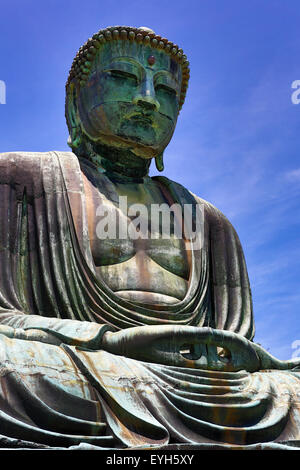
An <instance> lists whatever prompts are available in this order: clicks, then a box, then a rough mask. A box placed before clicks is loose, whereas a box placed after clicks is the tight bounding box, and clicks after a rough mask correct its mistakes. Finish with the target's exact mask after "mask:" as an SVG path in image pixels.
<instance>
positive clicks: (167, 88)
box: [155, 83, 177, 97]
mask: <svg viewBox="0 0 300 470" xmlns="http://www.w3.org/2000/svg"><path fill="white" fill-rule="evenodd" d="M155 91H156V92H157V91H158V92H160V91H161V92H163V93H168V94H169V95H171V96H174V97H175V96H176V95H177V93H176V90H174V88H172V87H170V86H168V85H166V84H164V83H158V84H157V85H156V86H155Z"/></svg>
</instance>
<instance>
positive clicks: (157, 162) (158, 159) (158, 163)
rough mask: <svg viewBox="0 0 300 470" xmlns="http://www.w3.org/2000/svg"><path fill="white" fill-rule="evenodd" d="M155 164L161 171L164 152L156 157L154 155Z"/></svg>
mask: <svg viewBox="0 0 300 470" xmlns="http://www.w3.org/2000/svg"><path fill="white" fill-rule="evenodd" d="M155 165H156V168H157V169H158V171H163V170H164V168H165V167H164V154H163V153H161V154H160V155H158V156H157V157H155Z"/></svg>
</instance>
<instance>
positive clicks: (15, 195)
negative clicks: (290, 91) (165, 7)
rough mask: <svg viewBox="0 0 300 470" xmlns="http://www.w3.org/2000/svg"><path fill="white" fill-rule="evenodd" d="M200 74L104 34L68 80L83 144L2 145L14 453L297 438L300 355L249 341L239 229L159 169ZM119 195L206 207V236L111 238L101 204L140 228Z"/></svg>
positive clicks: (163, 47)
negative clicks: (102, 227)
mask: <svg viewBox="0 0 300 470" xmlns="http://www.w3.org/2000/svg"><path fill="white" fill-rule="evenodd" d="M188 78H189V67H188V62H187V60H186V57H185V56H184V54H183V51H182V50H181V49H179V48H178V46H176V45H174V44H173V43H171V42H170V41H168V40H167V39H165V38H161V37H160V36H158V35H156V34H155V33H154V32H153V31H151V30H149V29H147V28H129V27H113V28H107V29H105V30H103V31H100V32H99V33H97V34H95V35H94V36H93V38H91V39H90V40H89V41H88V42H87V43H86V44H85V45H84V46H83V47H82V48H81V49H80V50H79V53H78V54H77V56H76V58H75V60H74V62H73V65H72V68H71V72H70V76H69V79H68V82H67V88H66V92H67V93H66V118H67V123H68V127H69V131H70V140H69V145H70V146H71V148H72V152H48V153H25V152H18V153H4V154H1V155H0V364H1V382H0V434H1V436H0V446H1V447H28V448H49V447H52V448H53V447H58V448H69V447H70V446H76V445H78V444H82V443H85V444H87V445H89V446H90V447H88V448H95V447H94V446H96V448H98V449H99V448H126V447H134V448H137V447H141V448H145V449H148V448H152V446H158V447H160V448H163V449H165V448H178V446H179V447H180V445H182V446H183V447H184V448H187V447H188V446H190V447H191V448H195V446H196V447H197V448H204V449H207V448H215V449H219V448H221V449H223V448H291V447H297V446H298V447H299V442H300V405H299V403H300V400H299V398H300V369H299V361H297V360H291V361H280V360H277V359H276V358H274V357H272V356H271V355H270V354H269V353H268V352H266V351H265V350H264V349H263V348H262V347H261V346H259V345H257V344H255V342H254V341H253V337H254V322H253V313H252V301H251V291H250V286H249V280H248V275H247V269H246V264H245V260H244V255H243V251H242V247H241V245H240V242H239V239H238V236H237V234H236V232H235V230H234V228H233V227H232V225H231V224H230V222H229V221H228V220H227V219H226V217H225V216H224V215H223V214H222V213H221V212H220V211H219V210H218V209H216V208H215V207H214V206H212V205H211V204H210V203H208V202H207V201H204V200H202V199H200V198H198V197H197V196H195V195H193V194H191V193H190V192H189V191H188V190H187V189H185V188H184V187H182V186H181V185H180V184H178V183H175V182H174V181H170V180H169V179H167V178H166V177H162V176H160V177H158V176H157V177H153V178H150V177H149V175H148V170H149V166H150V163H151V160H152V159H153V158H154V159H155V161H156V166H157V168H158V170H162V169H163V151H164V149H165V148H166V146H167V145H168V143H169V141H170V139H171V137H172V135H173V132H174V129H175V126H176V121H177V117H178V113H179V111H180V108H181V106H182V104H183V101H184V98H185V93H186V89H187V82H188ZM120 197H123V198H124V197H126V198H127V202H128V207H133V205H136V204H140V205H143V207H145V208H146V209H147V210H149V213H150V209H151V207H153V205H155V204H156V205H161V204H165V205H166V206H167V207H170V206H172V205H173V204H176V205H177V206H176V207H177V208H178V207H179V208H183V207H184V206H185V205H189V207H192V209H193V208H194V209H195V208H196V207H197V205H198V206H199V207H201V208H202V224H201V227H200V230H198V232H197V235H196V238H195V239H192V238H191V237H190V236H188V235H186V234H185V236H184V237H182V238H178V237H176V236H175V235H174V234H173V235H172V236H171V237H169V238H168V237H166V236H165V235H166V233H165V227H164V226H163V223H160V224H159V225H158V227H157V230H158V234H159V236H158V237H149V236H146V235H147V234H149V230H150V227H149V226H148V225H146V228H145V229H144V231H141V236H139V237H128V236H127V237H123V236H121V235H120V231H119V230H118V231H117V232H118V233H116V234H115V236H112V237H107V238H105V237H100V236H99V231H98V230H99V212H98V211H99V208H100V210H101V211H102V215H103V214H104V212H105V213H106V214H110V216H111V217H112V220H118V224H119V225H118V228H120V226H121V225H122V226H125V227H126V229H127V228H128V227H129V225H130V223H131V218H130V216H129V215H128V214H127V213H126V212H124V210H123V208H122V207H121V205H120ZM103 211H104V212H103ZM184 214H185V213H184ZM175 218H176V217H175ZM186 221H187V216H185V217H184V220H183V222H184V224H186ZM193 221H194V218H193ZM150 222H151V220H150ZM152 222H153V220H152ZM147 223H148V222H147ZM172 223H173V225H174V224H175V219H174V220H173V222H172ZM199 240H200V241H201V243H200V244H199Z"/></svg>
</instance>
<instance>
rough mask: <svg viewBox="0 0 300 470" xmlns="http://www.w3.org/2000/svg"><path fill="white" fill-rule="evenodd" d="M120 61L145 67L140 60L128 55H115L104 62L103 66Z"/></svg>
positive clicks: (141, 67)
mask: <svg viewBox="0 0 300 470" xmlns="http://www.w3.org/2000/svg"><path fill="white" fill-rule="evenodd" d="M118 62H124V63H129V64H131V65H135V66H136V67H138V68H140V69H143V66H142V65H141V64H140V63H139V62H137V61H136V60H135V59H133V58H132V57H126V56H125V57H114V58H112V59H111V60H110V61H109V62H107V63H106V64H103V66H104V67H108V66H109V65H111V64H115V63H118Z"/></svg>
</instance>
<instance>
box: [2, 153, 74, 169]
mask: <svg viewBox="0 0 300 470" xmlns="http://www.w3.org/2000/svg"><path fill="white" fill-rule="evenodd" d="M66 158H67V159H77V157H76V155H74V153H72V152H58V151H49V152H23V151H13V152H3V153H0V164H1V165H2V166H3V165H14V166H15V165H18V164H22V165H26V166H30V165H33V166H36V165H40V164H41V163H43V162H45V163H46V161H49V160H55V159H66Z"/></svg>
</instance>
